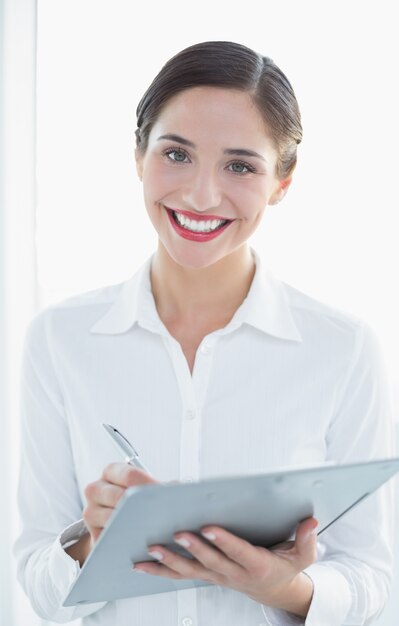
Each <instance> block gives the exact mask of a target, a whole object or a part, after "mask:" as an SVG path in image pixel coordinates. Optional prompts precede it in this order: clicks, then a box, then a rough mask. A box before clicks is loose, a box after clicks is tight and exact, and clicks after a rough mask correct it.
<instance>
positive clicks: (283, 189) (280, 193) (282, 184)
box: [269, 176, 292, 205]
mask: <svg viewBox="0 0 399 626" xmlns="http://www.w3.org/2000/svg"><path fill="white" fill-rule="evenodd" d="M291 183H292V176H288V178H284V180H279V181H278V182H277V185H276V187H275V190H274V191H273V193H272V195H271V196H270V199H269V205H270V204H278V203H279V202H281V200H282V199H283V198H284V196H285V194H286V193H287V191H288V188H289V186H290V185H291Z"/></svg>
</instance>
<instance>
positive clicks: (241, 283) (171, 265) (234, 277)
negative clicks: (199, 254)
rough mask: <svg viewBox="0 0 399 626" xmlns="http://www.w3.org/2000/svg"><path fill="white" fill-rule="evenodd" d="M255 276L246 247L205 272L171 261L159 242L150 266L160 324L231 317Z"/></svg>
mask: <svg viewBox="0 0 399 626" xmlns="http://www.w3.org/2000/svg"><path fill="white" fill-rule="evenodd" d="M254 273H255V261H254V259H253V257H252V253H251V250H250V248H249V246H248V245H245V244H244V245H243V246H241V247H240V248H238V249H237V250H235V251H234V252H232V253H231V254H229V255H228V256H226V257H224V258H222V259H220V260H219V261H217V262H216V263H213V264H212V265H210V266H208V267H204V268H199V269H197V268H191V267H184V266H182V265H179V264H178V263H176V261H174V260H173V259H172V258H171V257H170V255H169V254H168V252H167V250H166V249H165V248H164V246H163V245H162V243H161V242H159V246H158V250H157V252H156V253H155V255H154V258H153V261H152V266H151V286H152V292H153V296H154V300H155V305H156V308H157V311H158V314H159V316H160V318H161V319H162V320H163V321H165V320H166V321H169V322H173V321H177V320H184V321H186V322H192V323H194V322H199V321H201V322H203V323H209V322H212V320H214V321H217V320H218V319H219V320H220V319H221V318H223V317H231V316H232V315H233V314H234V312H235V311H236V309H237V308H238V307H239V306H240V305H241V303H242V302H243V300H244V299H245V297H246V296H247V293H248V290H249V287H250V285H251V282H252V279H253V277H254Z"/></svg>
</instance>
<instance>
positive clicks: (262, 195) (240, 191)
mask: <svg viewBox="0 0 399 626" xmlns="http://www.w3.org/2000/svg"><path fill="white" fill-rule="evenodd" d="M230 195H231V198H232V199H233V200H234V204H235V206H236V207H237V208H238V209H239V210H240V213H241V215H242V217H243V218H244V219H247V220H248V221H253V220H254V219H257V218H258V217H259V218H260V217H262V215H263V212H264V210H265V208H266V205H267V201H268V194H267V191H266V190H265V187H264V186H263V185H259V186H255V185H252V186H249V185H248V186H247V187H245V186H240V187H239V186H237V187H236V188H235V189H233V190H231V191H230Z"/></svg>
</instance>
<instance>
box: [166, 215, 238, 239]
mask: <svg viewBox="0 0 399 626" xmlns="http://www.w3.org/2000/svg"><path fill="white" fill-rule="evenodd" d="M165 208H166V210H167V213H168V217H169V220H170V222H171V224H172V226H173V228H174V230H175V231H176V232H177V233H178V234H179V235H180V236H182V237H183V238H184V239H190V240H191V241H209V239H213V238H215V237H218V236H219V235H220V234H221V233H222V232H224V231H225V230H226V228H228V226H230V224H231V223H232V221H233V220H223V219H212V220H209V219H208V220H199V219H189V218H188V217H187V216H186V215H184V214H183V213H180V212H178V211H173V210H172V209H168V208H167V207H165Z"/></svg>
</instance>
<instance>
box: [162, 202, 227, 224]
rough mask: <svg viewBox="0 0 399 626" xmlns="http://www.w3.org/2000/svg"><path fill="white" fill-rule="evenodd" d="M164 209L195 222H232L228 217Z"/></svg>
mask: <svg viewBox="0 0 399 626" xmlns="http://www.w3.org/2000/svg"><path fill="white" fill-rule="evenodd" d="M164 206H165V209H166V210H167V211H174V212H175V213H180V214H181V215H184V216H185V217H188V219H190V220H194V221H197V222H207V221H208V220H211V221H212V220H223V221H226V220H227V221H228V222H233V221H234V220H231V219H229V218H228V217H223V216H222V215H208V214H207V213H204V214H202V215H198V214H196V213H190V211H181V210H180V209H173V208H172V207H168V206H166V205H164Z"/></svg>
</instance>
